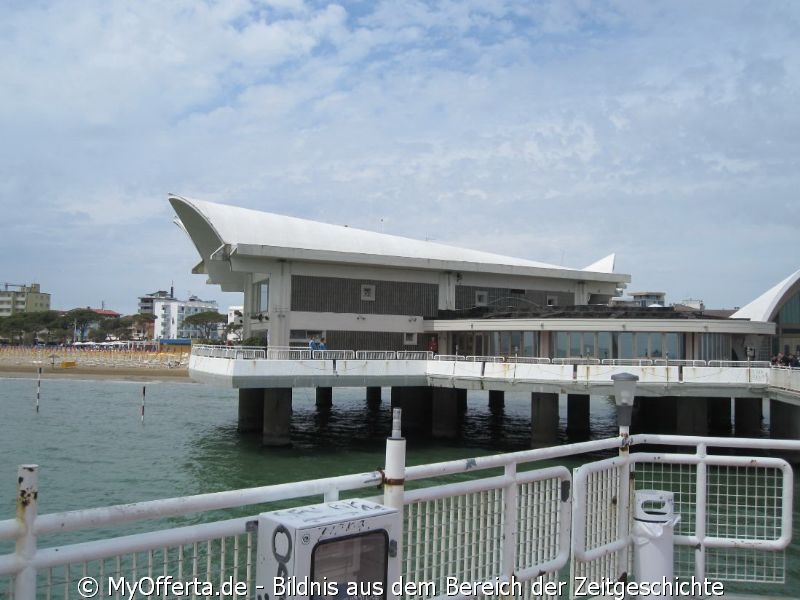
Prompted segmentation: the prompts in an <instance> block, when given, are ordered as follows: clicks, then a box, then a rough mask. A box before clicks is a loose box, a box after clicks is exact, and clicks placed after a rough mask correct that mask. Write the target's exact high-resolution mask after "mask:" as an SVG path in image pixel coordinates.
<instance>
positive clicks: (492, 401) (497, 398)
mask: <svg viewBox="0 0 800 600" xmlns="http://www.w3.org/2000/svg"><path fill="white" fill-rule="evenodd" d="M505 396H506V394H505V392H504V391H503V390H489V410H490V411H491V412H502V410H503V409H504V408H505V405H506V399H505Z"/></svg>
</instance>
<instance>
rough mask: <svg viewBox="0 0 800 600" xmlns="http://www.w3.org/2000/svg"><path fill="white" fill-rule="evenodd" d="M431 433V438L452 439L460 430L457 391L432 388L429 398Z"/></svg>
mask: <svg viewBox="0 0 800 600" xmlns="http://www.w3.org/2000/svg"><path fill="white" fill-rule="evenodd" d="M431 421H432V425H431V433H432V434H433V437H436V438H445V439H453V438H456V437H458V434H459V432H460V430H461V411H460V410H459V400H458V390H457V389H454V388H433V393H432V398H431Z"/></svg>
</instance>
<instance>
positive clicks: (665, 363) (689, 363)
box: [603, 358, 706, 367]
mask: <svg viewBox="0 0 800 600" xmlns="http://www.w3.org/2000/svg"><path fill="white" fill-rule="evenodd" d="M603 364H606V362H605V361H603ZM609 364H614V363H609ZM653 364H654V365H655V366H657V367H705V366H706V361H704V360H681V359H674V358H655V359H653Z"/></svg>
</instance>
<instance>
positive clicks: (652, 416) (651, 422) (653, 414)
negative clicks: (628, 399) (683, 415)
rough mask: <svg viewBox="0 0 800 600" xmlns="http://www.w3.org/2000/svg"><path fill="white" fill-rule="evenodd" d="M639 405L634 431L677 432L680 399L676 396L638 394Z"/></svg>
mask: <svg viewBox="0 0 800 600" xmlns="http://www.w3.org/2000/svg"><path fill="white" fill-rule="evenodd" d="M634 405H636V406H638V410H637V411H636V412H637V415H636V416H637V418H636V424H635V427H634V431H636V432H642V433H675V431H676V430H677V407H678V399H677V398H676V397H675V396H660V397H659V396H641V397H640V396H637V397H636V399H635V400H634Z"/></svg>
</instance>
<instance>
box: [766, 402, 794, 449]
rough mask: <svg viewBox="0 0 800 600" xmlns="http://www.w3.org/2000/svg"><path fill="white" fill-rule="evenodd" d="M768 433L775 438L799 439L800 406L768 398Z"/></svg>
mask: <svg viewBox="0 0 800 600" xmlns="http://www.w3.org/2000/svg"><path fill="white" fill-rule="evenodd" d="M769 433H770V436H771V437H773V438H776V439H785V440H798V439H800V406H795V405H794V404H789V403H788V402H781V401H780V400H770V401H769Z"/></svg>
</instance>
